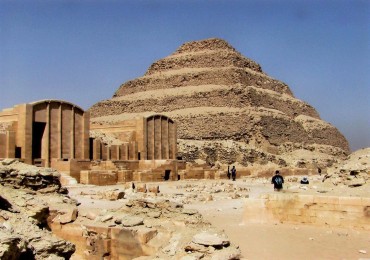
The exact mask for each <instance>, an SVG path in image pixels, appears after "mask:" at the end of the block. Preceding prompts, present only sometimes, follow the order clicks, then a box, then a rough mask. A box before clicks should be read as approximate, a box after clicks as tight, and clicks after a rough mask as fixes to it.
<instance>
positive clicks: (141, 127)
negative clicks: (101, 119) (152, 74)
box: [90, 115, 177, 160]
mask: <svg viewBox="0 0 370 260" xmlns="http://www.w3.org/2000/svg"><path fill="white" fill-rule="evenodd" d="M90 127H91V130H92V131H95V132H101V133H105V134H106V135H109V136H111V137H112V138H114V139H115V140H116V141H115V142H114V144H111V145H109V146H107V145H104V144H103V143H102V142H101V140H99V138H95V139H94V140H92V144H91V146H92V149H91V151H92V152H93V154H92V155H91V159H94V160H107V159H108V160H168V159H176V153H177V148H176V146H177V144H176V142H177V138H176V136H177V134H176V124H175V123H174V122H173V120H172V119H170V118H168V117H166V116H164V115H151V116H149V117H141V118H136V119H132V120H125V121H122V122H119V123H117V124H114V125H104V124H91V125H90Z"/></svg>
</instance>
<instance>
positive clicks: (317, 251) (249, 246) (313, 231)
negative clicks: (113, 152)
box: [69, 180, 370, 260]
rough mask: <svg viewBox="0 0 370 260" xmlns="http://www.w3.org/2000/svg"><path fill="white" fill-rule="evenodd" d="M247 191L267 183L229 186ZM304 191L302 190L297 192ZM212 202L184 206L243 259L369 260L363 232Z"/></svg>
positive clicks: (97, 204) (174, 189)
mask: <svg viewBox="0 0 370 260" xmlns="http://www.w3.org/2000/svg"><path fill="white" fill-rule="evenodd" d="M199 182H203V183H210V182H215V181H212V180H207V181H204V180H202V181H194V180H193V181H187V180H181V181H176V182H160V183H157V184H158V185H159V187H160V191H161V194H163V196H165V197H167V196H171V194H172V195H173V197H175V196H176V195H175V194H177V195H178V194H185V193H187V192H188V191H186V190H185V189H179V186H184V185H185V184H187V183H190V184H195V183H199ZM225 182H230V183H233V184H237V185H238V186H241V187H246V188H248V189H250V191H249V198H257V197H258V196H259V195H260V194H261V193H270V192H274V191H273V190H272V185H270V184H266V183H264V184H263V183H252V184H251V183H248V182H245V181H243V180H237V181H236V182H232V181H229V180H226V181H225ZM108 188H109V189H112V188H123V186H122V185H115V186H109V187H98V186H87V187H86V186H85V187H84V188H83V189H89V190H91V189H93V190H101V189H108ZM69 190H70V195H71V196H72V197H75V198H77V199H78V200H79V201H80V202H81V205H80V209H83V208H84V209H88V208H100V209H101V208H119V207H120V206H121V205H122V202H120V201H97V200H91V199H87V198H86V197H85V198H84V197H80V196H78V193H79V192H80V191H81V186H80V187H75V188H70V189H69ZM302 192H305V191H302ZM214 198H215V199H214V200H213V201H203V202H198V201H193V202H191V203H189V204H185V205H184V207H187V208H194V209H197V210H199V212H200V213H201V214H202V215H203V217H204V218H205V219H206V220H208V221H209V222H210V223H212V224H213V225H214V226H215V227H217V228H219V229H221V230H224V232H225V233H226V234H227V236H228V237H229V238H230V239H231V241H232V242H233V243H235V244H237V245H239V247H240V249H241V252H242V255H243V257H244V258H246V259H288V260H289V259H348V260H349V259H370V231H366V230H363V229H350V228H333V227H328V226H313V225H307V224H291V223H264V224H260V223H248V222H244V221H243V218H242V216H243V211H244V207H243V206H244V204H245V201H246V200H248V198H239V199H230V198H228V197H222V196H220V197H217V196H216V195H215V196H214Z"/></svg>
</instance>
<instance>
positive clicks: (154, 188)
mask: <svg viewBox="0 0 370 260" xmlns="http://www.w3.org/2000/svg"><path fill="white" fill-rule="evenodd" d="M147 189H148V192H153V193H155V194H157V193H159V186H158V185H153V184H148V185H147Z"/></svg>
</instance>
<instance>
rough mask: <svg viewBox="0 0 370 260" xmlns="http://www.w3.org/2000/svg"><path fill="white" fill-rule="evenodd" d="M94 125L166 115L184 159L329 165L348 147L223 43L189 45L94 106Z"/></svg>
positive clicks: (307, 107) (280, 86)
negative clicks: (151, 115) (176, 126)
mask: <svg viewBox="0 0 370 260" xmlns="http://www.w3.org/2000/svg"><path fill="white" fill-rule="evenodd" d="M89 111H90V113H91V117H92V121H93V122H95V123H99V122H102V121H103V122H106V123H107V122H108V123H115V122H118V121H121V120H124V119H129V118H134V117H136V116H139V115H140V116H142V115H148V114H152V113H160V114H164V115H166V116H169V117H171V118H172V119H174V120H175V121H176V123H177V125H178V138H179V140H178V150H179V156H181V157H182V158H183V159H184V160H186V161H197V162H202V161H204V162H206V163H208V164H209V165H214V164H215V163H217V162H219V163H222V164H226V163H227V164H229V163H235V162H238V163H240V164H241V165H245V166H247V165H255V164H268V163H274V164H277V165H280V166H295V167H317V166H323V167H325V166H328V165H331V164H332V163H333V162H335V161H336V160H337V159H340V158H344V157H345V156H346V155H347V154H348V153H349V147H348V142H347V140H346V139H345V138H344V136H343V135H342V134H341V133H340V132H339V131H338V130H337V129H336V128H335V127H334V126H332V125H331V124H329V123H327V122H325V121H323V120H321V119H320V116H319V114H318V113H317V112H316V110H315V109H314V108H313V107H312V106H310V105H309V104H307V103H305V102H303V101H301V100H299V99H297V98H295V97H294V96H293V94H292V91H291V90H290V89H289V87H288V86H287V85H286V84H284V83H283V82H281V81H279V80H276V79H273V78H271V77H270V76H268V75H267V74H265V73H264V72H263V71H262V68H261V66H260V65H259V64H258V63H256V62H254V61H253V60H251V59H248V58H246V57H244V56H243V55H241V54H240V53H239V52H238V51H236V50H235V49H234V48H233V47H232V46H231V45H230V44H228V43H227V42H226V41H224V40H222V39H206V40H201V41H194V42H188V43H185V44H183V45H182V46H180V48H178V49H177V50H176V51H175V52H174V53H173V54H171V55H170V56H168V57H165V58H163V59H161V60H158V61H156V62H155V63H153V64H152V65H151V66H150V67H149V69H148V70H147V72H146V73H145V75H144V76H142V77H139V78H137V79H133V80H130V81H128V82H126V83H124V84H122V85H121V86H120V87H119V88H118V89H117V91H116V92H115V93H114V95H113V97H112V98H111V99H109V100H104V101H101V102H98V103H97V104H95V105H93V106H92V107H91V108H90V109H89Z"/></svg>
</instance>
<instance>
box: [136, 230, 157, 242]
mask: <svg viewBox="0 0 370 260" xmlns="http://www.w3.org/2000/svg"><path fill="white" fill-rule="evenodd" d="M136 234H137V238H138V240H139V241H140V243H142V244H146V243H148V242H149V241H150V240H151V239H152V238H154V237H155V236H156V235H157V234H158V231H157V229H155V228H147V227H141V228H138V229H137V231H136Z"/></svg>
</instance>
